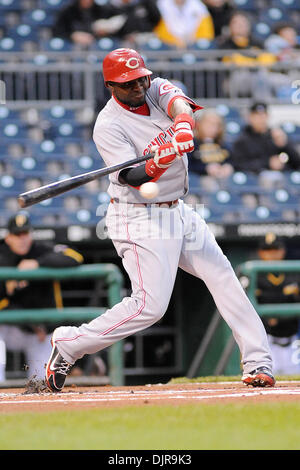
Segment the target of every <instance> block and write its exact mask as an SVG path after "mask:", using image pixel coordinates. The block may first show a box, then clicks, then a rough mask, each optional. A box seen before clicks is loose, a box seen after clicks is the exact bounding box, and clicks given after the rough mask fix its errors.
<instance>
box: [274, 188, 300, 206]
mask: <svg viewBox="0 0 300 470" xmlns="http://www.w3.org/2000/svg"><path fill="white" fill-rule="evenodd" d="M268 198H269V202H270V206H271V207H273V208H279V207H280V206H284V207H285V208H300V204H299V196H298V195H295V194H292V192H291V191H289V190H287V189H285V188H280V189H276V190H275V191H272V192H270V193H269V195H268Z"/></svg>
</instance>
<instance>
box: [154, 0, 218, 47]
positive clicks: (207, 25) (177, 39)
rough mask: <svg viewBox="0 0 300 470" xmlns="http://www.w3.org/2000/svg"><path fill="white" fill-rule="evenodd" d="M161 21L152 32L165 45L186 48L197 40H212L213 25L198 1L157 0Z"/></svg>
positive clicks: (204, 7)
mask: <svg viewBox="0 0 300 470" xmlns="http://www.w3.org/2000/svg"><path fill="white" fill-rule="evenodd" d="M157 5H158V7H159V9H160V12H161V20H160V22H159V23H158V25H157V27H156V28H155V30H154V32H155V33H156V35H157V36H158V38H159V39H160V40H161V41H162V42H163V43H165V44H168V45H170V46H174V47H178V48H186V47H187V46H189V45H191V44H193V43H195V42H196V41H197V40H198V39H207V40H209V41H212V40H213V39H214V25H213V21H212V17H211V15H210V14H209V12H208V9H207V7H206V6H205V5H204V3H202V2H201V1H200V0H158V3H157Z"/></svg>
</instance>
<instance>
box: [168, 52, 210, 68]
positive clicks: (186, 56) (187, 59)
mask: <svg viewBox="0 0 300 470" xmlns="http://www.w3.org/2000/svg"><path fill="white" fill-rule="evenodd" d="M202 60H203V59H202V58H198V57H197V56H196V54H193V51H190V52H185V53H183V54H181V55H180V56H178V57H171V58H170V62H179V63H181V64H185V65H193V64H195V63H196V62H199V61H202Z"/></svg>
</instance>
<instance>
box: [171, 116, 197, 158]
mask: <svg viewBox="0 0 300 470" xmlns="http://www.w3.org/2000/svg"><path fill="white" fill-rule="evenodd" d="M174 122H175V134H174V136H173V139H172V144H173V146H174V149H175V152H176V153H177V154H178V155H179V156H180V157H182V155H183V154H184V153H188V152H192V151H193V150H194V148H195V147H194V133H193V128H194V119H193V118H192V117H191V116H190V115H189V114H187V113H182V114H178V116H176V118H175V121H174Z"/></svg>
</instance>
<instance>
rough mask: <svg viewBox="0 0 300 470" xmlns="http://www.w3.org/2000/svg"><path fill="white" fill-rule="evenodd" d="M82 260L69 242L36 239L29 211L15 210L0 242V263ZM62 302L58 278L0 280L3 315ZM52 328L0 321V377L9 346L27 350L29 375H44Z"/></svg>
mask: <svg viewBox="0 0 300 470" xmlns="http://www.w3.org/2000/svg"><path fill="white" fill-rule="evenodd" d="M82 262H83V257H82V255H81V254H80V253H78V252H77V251H75V250H73V249H71V248H69V247H67V246H62V245H53V244H51V243H48V242H39V241H35V240H34V238H33V232H32V229H31V225H30V221H29V218H28V217H27V216H26V215H24V214H22V213H20V214H16V215H15V216H14V217H12V218H11V219H10V220H9V222H8V233H7V235H6V237H5V239H4V240H3V241H2V243H0V266H1V267H17V268H18V269H20V270H28V269H36V268H38V267H53V268H54V267H55V268H66V267H73V266H77V265H80V264H81V263H82ZM62 306H63V301H62V297H61V291H60V284H59V283H58V282H57V281H54V282H53V281H43V282H42V281H32V282H28V281H25V280H24V281H17V280H7V281H6V282H4V281H1V282H0V315H1V310H2V311H3V310H10V309H18V308H20V309H30V308H55V307H57V308H59V307H62ZM52 329H53V328H52ZM52 329H51V326H50V327H49V326H46V325H36V324H35V325H20V326H13V325H3V324H2V323H0V381H3V380H4V379H5V364H6V349H7V350H14V351H22V352H24V354H25V356H26V361H27V364H28V375H29V376H32V375H36V376H37V377H38V378H42V377H43V376H44V373H45V371H44V365H45V363H46V362H47V358H48V356H49V351H51V344H50V339H51V332H52Z"/></svg>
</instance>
